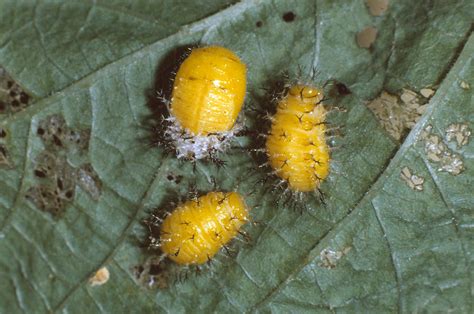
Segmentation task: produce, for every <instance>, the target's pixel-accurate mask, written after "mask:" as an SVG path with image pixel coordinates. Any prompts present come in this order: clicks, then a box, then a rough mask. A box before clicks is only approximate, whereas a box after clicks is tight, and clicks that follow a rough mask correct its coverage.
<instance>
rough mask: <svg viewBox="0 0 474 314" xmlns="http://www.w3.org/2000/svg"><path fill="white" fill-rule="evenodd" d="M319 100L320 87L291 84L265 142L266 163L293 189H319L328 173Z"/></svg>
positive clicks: (327, 158)
mask: <svg viewBox="0 0 474 314" xmlns="http://www.w3.org/2000/svg"><path fill="white" fill-rule="evenodd" d="M322 99H323V94H322V91H321V90H319V89H317V88H315V87H312V86H308V85H294V86H292V87H291V88H290V89H289V91H288V93H287V94H286V95H285V96H284V97H283V98H282V99H281V100H280V101H279V103H278V107H277V111H276V114H275V115H274V116H273V118H272V125H271V129H270V133H269V135H268V137H267V141H266V153H267V156H268V160H269V164H270V166H271V167H272V168H273V169H274V171H275V173H276V175H277V176H279V177H280V178H282V179H283V180H285V181H286V182H287V183H288V187H289V188H290V190H292V191H295V192H308V191H313V190H315V189H318V188H319V185H320V183H321V181H322V180H324V179H325V178H326V177H327V176H328V174H329V162H330V156H329V147H328V145H327V144H326V137H325V132H326V126H325V115H326V110H325V109H324V107H323V105H322V104H321V103H320V102H321V101H322Z"/></svg>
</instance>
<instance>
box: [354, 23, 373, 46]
mask: <svg viewBox="0 0 474 314" xmlns="http://www.w3.org/2000/svg"><path fill="white" fill-rule="evenodd" d="M376 38H377V29H376V28H375V27H372V26H369V27H366V28H364V29H363V30H362V31H360V32H359V33H358V34H357V37H356V39H357V44H358V45H359V47H361V48H367V49H368V48H370V47H372V44H373V43H374V42H375V39H376Z"/></svg>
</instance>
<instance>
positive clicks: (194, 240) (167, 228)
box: [160, 192, 249, 265]
mask: <svg viewBox="0 0 474 314" xmlns="http://www.w3.org/2000/svg"><path fill="white" fill-rule="evenodd" d="M248 220H249V212H248V210H247V206H246V205H245V202H244V200H243V198H242V197H241V196H240V195H239V194H238V193H236V192H229V193H224V192H210V193H208V194H206V195H204V196H201V197H199V198H198V199H196V200H190V201H187V202H185V203H184V204H182V205H180V206H178V207H177V208H176V209H175V210H174V211H173V212H172V213H171V214H170V215H169V216H168V217H166V218H165V220H164V221H163V223H162V225H161V229H160V243H161V250H162V251H163V253H165V254H166V255H167V256H168V257H169V258H170V259H171V260H173V261H175V262H176V263H178V264H183V265H191V264H197V265H198V264H203V263H206V262H207V261H209V260H210V259H212V257H213V256H214V255H215V254H216V253H217V252H219V250H220V249H221V248H222V247H223V246H225V245H226V244H227V243H228V242H229V241H231V240H232V239H233V238H234V237H235V236H237V234H238V233H239V230H240V228H241V227H242V225H244V224H245V223H246V222H247V221H248Z"/></svg>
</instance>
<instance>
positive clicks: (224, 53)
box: [167, 46, 246, 159]
mask: <svg viewBox="0 0 474 314" xmlns="http://www.w3.org/2000/svg"><path fill="white" fill-rule="evenodd" d="M245 92H246V66H245V64H244V63H242V61H241V60H240V59H239V57H238V56H237V55H236V54H235V53H233V52H232V51H230V50H228V49H226V48H224V47H219V46H209V47H203V48H196V49H193V50H192V52H191V54H190V55H189V56H188V57H187V58H186V59H185V60H184V62H183V63H182V64H181V66H180V67H179V70H178V72H177V73H176V77H175V80H174V85H173V91H172V95H171V101H170V106H169V109H170V114H171V115H170V117H169V119H168V120H169V121H171V126H170V127H169V128H168V130H167V134H168V136H169V137H170V138H171V139H172V141H173V142H174V145H175V147H176V151H177V155H178V157H183V158H188V159H203V158H208V157H212V156H209V155H210V152H219V151H224V150H226V149H227V148H228V147H229V141H230V140H231V139H232V138H233V136H234V135H235V134H236V133H237V132H238V131H239V130H240V129H239V126H238V125H236V120H237V117H238V116H239V113H240V111H241V109H242V105H243V103H244V98H245Z"/></svg>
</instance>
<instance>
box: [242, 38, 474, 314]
mask: <svg viewBox="0 0 474 314" xmlns="http://www.w3.org/2000/svg"><path fill="white" fill-rule="evenodd" d="M472 47H474V35H471V36H470V37H469V38H468V40H467V41H466V42H465V43H464V49H463V53H461V55H460V56H458V61H456V63H455V64H454V65H453V66H452V67H451V71H449V72H447V73H446V76H445V78H446V79H447V78H449V82H450V84H449V85H447V84H443V85H442V86H441V87H440V89H439V90H438V91H437V92H436V94H435V95H434V97H433V98H432V99H431V101H430V103H429V106H428V109H427V110H426V112H425V114H424V115H423V116H422V118H421V119H420V120H419V121H418V122H417V124H416V125H415V126H414V127H413V129H412V130H411V132H410V133H409V135H408V136H407V138H406V139H405V141H404V143H403V144H402V145H401V146H400V149H399V150H398V151H397V152H396V154H395V156H394V157H393V159H392V160H391V161H390V163H389V165H388V166H387V167H386V169H385V170H384V171H383V172H382V173H380V175H379V176H378V177H377V178H376V180H375V182H374V183H373V184H372V185H371V186H370V187H369V189H368V192H367V193H366V194H365V195H364V196H363V197H362V198H361V200H360V201H358V202H357V204H356V205H355V207H354V209H353V210H351V211H350V212H349V213H348V214H347V215H345V216H344V217H342V218H341V219H340V220H339V221H338V222H336V223H335V224H334V226H333V227H332V229H331V230H329V231H328V232H327V233H326V234H324V236H323V237H321V239H319V240H318V242H317V243H315V245H314V247H313V248H312V249H311V250H310V251H309V252H308V254H307V255H306V256H305V258H303V259H302V262H301V263H299V264H298V265H297V266H296V267H295V268H294V270H293V271H291V272H290V273H288V276H286V277H285V278H284V280H283V281H281V282H280V283H279V284H278V285H277V286H276V287H275V288H274V289H272V290H271V291H270V292H269V293H268V294H267V295H266V296H265V297H264V298H263V299H262V300H260V301H259V302H258V303H256V304H255V305H254V306H252V307H251V308H250V309H249V311H248V312H256V311H259V310H260V309H261V308H263V307H265V306H266V305H267V304H268V303H269V302H271V299H272V298H273V297H274V296H275V295H276V294H277V293H279V292H280V291H281V290H282V289H283V288H284V287H286V285H287V283H288V282H289V281H291V280H292V279H293V278H294V277H295V276H296V275H297V274H299V273H300V272H301V271H302V270H303V268H304V267H305V266H307V265H308V263H310V262H311V261H313V260H314V259H316V258H318V256H319V253H320V252H321V248H320V247H319V244H320V243H321V242H323V241H325V240H326V239H330V238H332V237H334V236H335V235H336V234H337V232H338V229H339V228H341V226H343V225H344V224H345V223H347V222H348V221H350V220H351V219H353V217H355V216H357V215H359V214H360V212H361V211H362V210H363V209H364V206H363V205H365V204H370V206H371V207H372V208H373V210H374V212H375V215H376V217H377V221H378V222H379V226H380V228H381V229H382V230H383V233H384V234H386V232H385V228H384V227H383V221H382V220H381V217H380V215H379V213H378V212H377V209H376V207H375V206H374V205H373V204H372V200H373V198H374V197H375V196H376V195H377V194H378V193H380V191H381V189H382V188H383V186H384V184H385V181H386V178H388V177H390V175H391V174H392V173H393V172H394V171H396V170H397V169H398V168H399V167H400V161H402V160H403V156H404V155H405V154H406V153H407V152H408V150H409V149H410V148H411V147H412V146H413V145H414V144H415V143H416V142H417V141H418V138H419V136H420V133H421V132H422V131H423V129H424V128H425V126H426V125H427V122H428V121H429V119H430V118H431V117H432V116H433V114H434V112H435V111H436V110H437V109H438V102H440V101H441V100H442V99H444V98H445V97H446V95H447V94H448V92H449V90H450V88H452V87H454V84H457V81H456V79H455V77H456V74H457V73H459V72H461V71H462V70H463V69H465V68H466V67H468V66H469V65H470V63H469V62H468V61H469V58H468V57H466V58H465V57H464V55H466V56H470V57H471V58H472V53H471V55H470V54H469V53H470V52H471V51H470V50H473V49H472ZM471 105H472V104H471ZM423 161H424V162H425V165H426V167H427V169H428V171H429V173H430V174H431V177H432V178H433V181H434V182H435V183H436V187H437V191H438V193H439V195H440V196H441V198H442V200H443V202H444V203H445V204H446V208H448V209H449V210H450V211H451V213H453V212H452V208H451V207H452V206H450V204H449V203H448V202H447V201H446V198H445V196H444V194H443V192H442V191H441V188H440V185H439V181H438V180H436V176H433V172H432V169H430V168H431V167H430V165H429V163H428V161H427V160H426V157H425V158H423ZM453 217H454V218H456V216H455V214H454V213H453ZM456 235H458V241H459V242H460V245H461V247H462V249H463V253H464V260H465V262H466V265H467V268H468V269H469V270H470V269H471V267H470V263H469V259H468V254H467V252H466V249H465V246H464V244H463V242H462V240H461V238H460V237H459V234H458V228H457V225H456ZM385 241H386V242H387V245H388V248H389V251H390V256H391V258H392V264H393V267H394V271H395V274H396V279H397V282H396V284H397V291H398V300H399V305H398V306H399V311H402V310H403V309H404V310H407V309H406V307H405V306H403V302H402V301H403V300H402V294H401V286H402V285H403V283H402V282H401V276H400V275H399V270H398V269H397V266H396V263H395V261H394V256H393V250H392V249H391V245H390V242H389V239H388V238H387V237H385ZM470 275H471V274H470ZM469 280H470V282H471V286H472V275H471V276H470V277H469ZM471 295H472V291H471ZM469 304H470V307H471V308H472V298H471V300H470V302H469Z"/></svg>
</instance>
